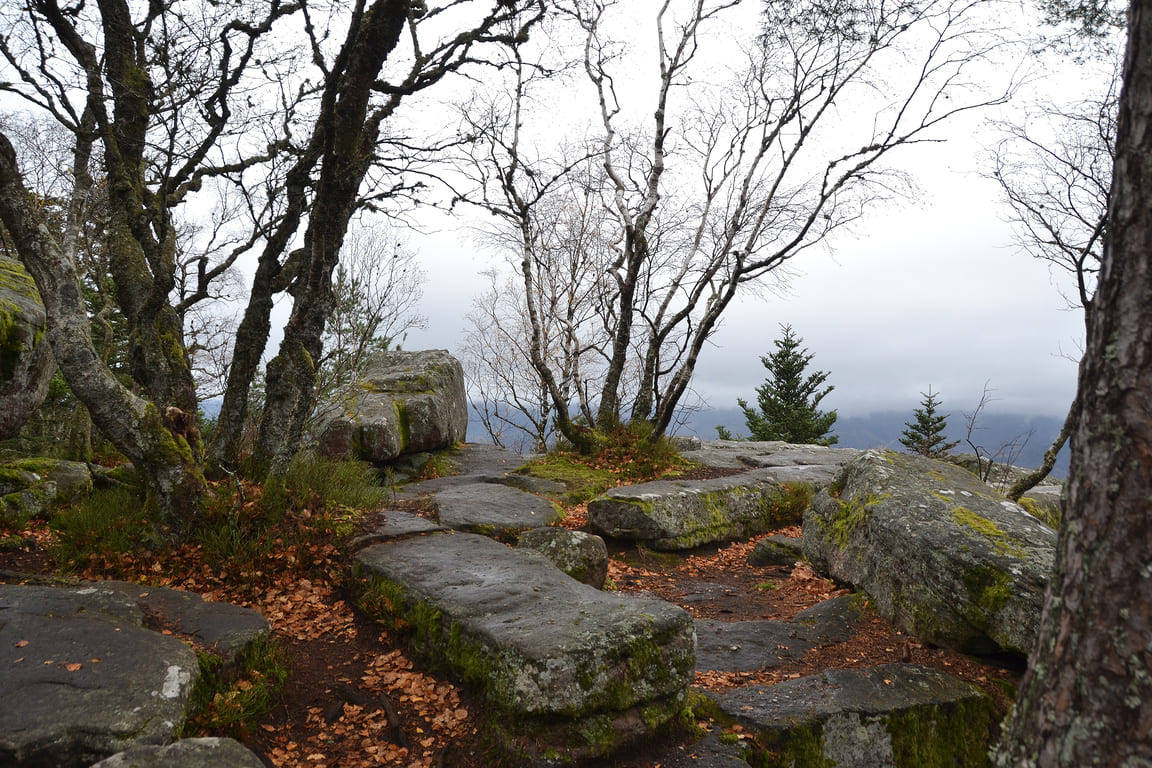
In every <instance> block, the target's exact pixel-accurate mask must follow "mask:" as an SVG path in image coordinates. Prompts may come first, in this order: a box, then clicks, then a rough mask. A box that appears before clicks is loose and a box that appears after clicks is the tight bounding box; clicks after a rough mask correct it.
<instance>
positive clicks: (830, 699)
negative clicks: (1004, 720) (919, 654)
mask: <svg viewBox="0 0 1152 768" xmlns="http://www.w3.org/2000/svg"><path fill="white" fill-rule="evenodd" d="M719 704H720V707H721V709H723V710H724V712H725V713H726V714H728V715H729V716H731V717H732V718H734V719H735V720H737V721H738V722H739V723H741V724H742V725H744V726H745V727H746V728H749V729H751V730H752V731H753V732H754V733H755V734H756V735H757V737H758V739H757V741H758V742H759V743H760V744H761V745H762V746H765V747H767V748H768V749H770V750H771V751H772V752H774V753H775V754H776V755H777V756H778V757H779V760H778V762H777V763H776V764H779V765H821V766H825V767H826V768H835V767H837V766H839V767H841V768H893V767H894V768H934V767H935V766H941V768H943V766H961V767H962V768H967V767H968V766H985V765H987V749H988V746H989V745H990V744H991V743H992V739H993V738H994V736H995V733H996V731H997V730H998V722H997V721H996V718H995V714H994V708H993V705H992V702H991V701H990V700H989V699H988V698H987V697H986V696H985V695H984V694H983V693H982V692H981V691H980V690H978V689H977V688H974V687H973V686H971V685H969V684H968V683H965V682H963V681H961V680H957V679H956V678H953V677H951V676H949V675H946V674H944V673H943V672H938V671H937V670H934V669H930V668H928V667H922V666H919V665H916V664H886V665H883V666H879V667H872V668H870V669H859V670H828V671H827V672H824V673H823V674H819V675H814V676H812V677H805V678H801V679H799V680H790V681H787V682H783V683H779V684H777V685H774V686H748V687H745V688H737V689H735V690H733V691H731V692H729V693H727V694H723V695H721V696H720V697H719Z"/></svg>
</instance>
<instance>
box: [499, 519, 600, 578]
mask: <svg viewBox="0 0 1152 768" xmlns="http://www.w3.org/2000/svg"><path fill="white" fill-rule="evenodd" d="M516 546H518V547H525V548H527V549H531V550H534V551H536V552H539V553H540V554H542V555H544V557H546V558H548V561H549V562H550V563H552V564H553V565H555V566H556V567H557V568H559V569H560V570H561V571H563V572H564V573H566V574H568V575H569V576H571V577H572V578H573V579H576V581H579V582H582V583H584V584H587V585H588V586H590V587H593V588H595V589H602V588H603V587H604V581H605V579H607V578H608V548H607V547H606V546H605V545H604V539H602V538H600V537H599V536H593V535H592V534H590V533H584V532H583V531H570V530H568V529H567V528H552V527H548V528H534V529H532V530H530V531H525V532H524V533H522V534H520V538H519V539H518V540H517V542H516Z"/></svg>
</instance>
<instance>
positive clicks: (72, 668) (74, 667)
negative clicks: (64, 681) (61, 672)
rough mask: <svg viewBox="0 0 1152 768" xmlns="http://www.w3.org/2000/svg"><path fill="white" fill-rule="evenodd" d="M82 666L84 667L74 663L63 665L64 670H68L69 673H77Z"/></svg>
mask: <svg viewBox="0 0 1152 768" xmlns="http://www.w3.org/2000/svg"><path fill="white" fill-rule="evenodd" d="M82 666H84V665H83V664H77V663H75V662H74V663H72V664H65V665H64V669H66V670H68V671H69V672H79V671H80V668H81V667H82Z"/></svg>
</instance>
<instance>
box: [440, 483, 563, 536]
mask: <svg viewBox="0 0 1152 768" xmlns="http://www.w3.org/2000/svg"><path fill="white" fill-rule="evenodd" d="M432 505H433V506H434V507H435V509H436V514H437V516H438V517H439V518H440V523H441V524H442V525H446V526H448V527H449V528H453V529H455V530H458V531H468V532H469V533H481V534H484V535H485V536H508V535H515V534H517V533H520V532H521V531H524V530H527V529H529V528H542V527H544V526H546V525H550V524H552V523H554V522H556V521H558V520H559V519H560V518H561V517H562V516H563V512H562V511H561V510H560V508H559V507H557V506H556V505H555V504H553V503H552V502H550V501H548V499H545V498H541V497H540V496H533V495H532V494H530V493H525V492H524V491H518V490H516V489H515V488H509V487H507V486H503V485H492V484H491V483H472V484H471V485H461V486H458V487H455V488H448V489H446V490H443V491H440V492H439V493H437V494H435V495H434V496H433V497H432Z"/></svg>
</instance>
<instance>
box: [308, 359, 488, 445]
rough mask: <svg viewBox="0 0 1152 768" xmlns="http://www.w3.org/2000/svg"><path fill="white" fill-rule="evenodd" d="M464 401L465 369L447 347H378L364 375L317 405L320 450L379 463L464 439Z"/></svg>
mask: <svg viewBox="0 0 1152 768" xmlns="http://www.w3.org/2000/svg"><path fill="white" fill-rule="evenodd" d="M467 429H468V400H467V396H466V395H465V392H464V369H463V367H462V366H461V365H460V361H459V360H457V359H456V358H454V357H452V355H450V354H449V353H448V352H447V351H446V350H443V349H433V350H426V351H421V352H403V351H398V350H397V351H390V352H382V353H381V354H380V355H379V356H377V357H376V358H374V359H373V360H372V361H371V362H370V363H369V364H368V367H367V369H366V370H365V372H364V376H363V378H362V379H361V380H360V381H358V382H356V383H355V384H353V385H351V386H349V387H347V388H345V389H343V390H341V391H339V392H338V393H336V395H334V396H333V398H332V400H331V401H330V402H328V403H326V404H325V405H323V406H322V407H321V409H320V413H319V416H318V421H317V426H316V434H317V442H318V448H319V450H320V452H321V453H323V454H325V455H327V456H331V457H333V458H340V459H362V460H364V461H370V462H373V463H384V462H388V461H391V460H393V459H395V458H396V457H397V456H400V455H401V454H405V453H415V452H418V451H434V450H439V449H442V448H448V447H450V446H452V445H454V444H455V443H457V442H460V441H462V440H464V438H465V437H466V433H467Z"/></svg>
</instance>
